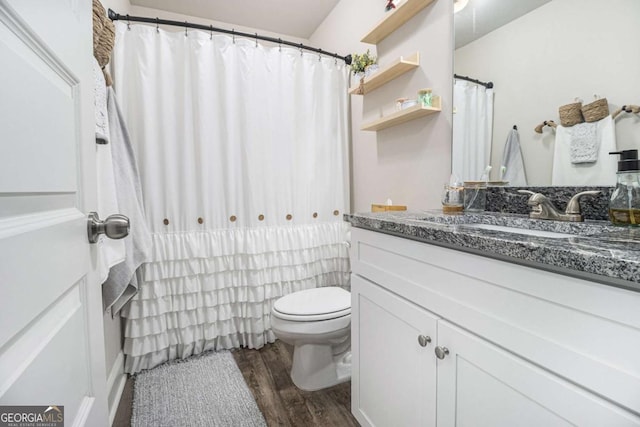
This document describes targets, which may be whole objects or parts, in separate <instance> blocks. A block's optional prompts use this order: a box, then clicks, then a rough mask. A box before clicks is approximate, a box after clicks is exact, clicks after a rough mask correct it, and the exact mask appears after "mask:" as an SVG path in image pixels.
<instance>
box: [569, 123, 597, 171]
mask: <svg viewBox="0 0 640 427" xmlns="http://www.w3.org/2000/svg"><path fill="white" fill-rule="evenodd" d="M568 132H569V134H570V135H571V136H570V142H569V155H570V157H571V163H574V164H575V163H593V162H595V161H597V160H598V150H599V149H600V141H599V140H598V122H593V123H586V122H585V123H578V124H577V125H575V126H572V127H570V128H569V129H568Z"/></svg>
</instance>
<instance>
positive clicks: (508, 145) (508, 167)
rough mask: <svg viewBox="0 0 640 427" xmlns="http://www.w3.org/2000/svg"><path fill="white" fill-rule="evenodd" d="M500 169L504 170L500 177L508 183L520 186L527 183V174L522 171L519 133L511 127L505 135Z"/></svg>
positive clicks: (522, 163)
mask: <svg viewBox="0 0 640 427" xmlns="http://www.w3.org/2000/svg"><path fill="white" fill-rule="evenodd" d="M500 170H502V171H504V172H503V173H502V176H501V177H500V179H501V180H503V181H509V185H513V186H521V187H522V186H526V185H527V176H526V174H525V171H524V162H523V161H522V152H521V151H520V134H519V133H518V131H517V130H516V129H511V130H510V131H509V136H507V142H505V144H504V152H503V154H502V167H501V168H500Z"/></svg>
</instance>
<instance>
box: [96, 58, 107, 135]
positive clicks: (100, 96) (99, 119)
mask: <svg viewBox="0 0 640 427" xmlns="http://www.w3.org/2000/svg"><path fill="white" fill-rule="evenodd" d="M93 81H94V84H93V104H94V107H95V108H94V109H95V114H96V143H98V144H108V143H109V118H108V115H107V84H106V82H105V80H104V73H103V72H102V69H101V68H100V64H98V61H97V60H96V58H93Z"/></svg>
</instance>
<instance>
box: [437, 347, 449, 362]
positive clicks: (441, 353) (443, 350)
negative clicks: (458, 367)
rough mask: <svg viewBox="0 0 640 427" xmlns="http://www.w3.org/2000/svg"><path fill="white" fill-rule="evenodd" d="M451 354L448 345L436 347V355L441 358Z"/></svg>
mask: <svg viewBox="0 0 640 427" xmlns="http://www.w3.org/2000/svg"><path fill="white" fill-rule="evenodd" d="M448 355H449V349H448V348H447V347H440V346H438V347H436V357H437V358H438V359H440V360H442V359H444V358H445V357H446V356H448Z"/></svg>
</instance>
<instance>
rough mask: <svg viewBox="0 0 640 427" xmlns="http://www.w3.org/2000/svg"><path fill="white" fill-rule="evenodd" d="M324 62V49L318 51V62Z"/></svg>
mask: <svg viewBox="0 0 640 427" xmlns="http://www.w3.org/2000/svg"><path fill="white" fill-rule="evenodd" d="M321 60H322V49H318V62H320V61H321Z"/></svg>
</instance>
